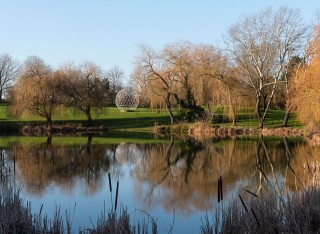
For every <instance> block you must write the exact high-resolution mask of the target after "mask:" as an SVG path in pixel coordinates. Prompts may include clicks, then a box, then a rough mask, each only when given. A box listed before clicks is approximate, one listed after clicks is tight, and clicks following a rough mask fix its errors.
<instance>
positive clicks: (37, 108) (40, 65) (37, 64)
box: [12, 56, 59, 126]
mask: <svg viewBox="0 0 320 234" xmlns="http://www.w3.org/2000/svg"><path fill="white" fill-rule="evenodd" d="M58 95H59V94H58V92H57V80H56V78H55V76H54V75H53V71H52V69H51V68H50V67H49V66H48V65H47V64H45V62H44V61H43V60H42V59H41V58H39V57H36V56H32V57H29V58H28V59H27V60H26V62H25V63H24V67H23V70H22V72H21V75H20V76H19V78H18V81H17V83H16V84H15V86H14V88H13V108H12V109H13V112H14V114H17V115H19V114H22V112H23V111H25V110H29V111H30V112H31V113H33V114H35V115H37V116H40V117H43V118H45V119H46V123H47V126H51V125H52V114H53V112H54V110H55V108H56V107H57V105H58V104H59V98H58Z"/></svg>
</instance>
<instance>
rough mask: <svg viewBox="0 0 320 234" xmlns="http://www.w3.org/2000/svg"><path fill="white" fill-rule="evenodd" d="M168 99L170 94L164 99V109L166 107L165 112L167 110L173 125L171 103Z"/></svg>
mask: <svg viewBox="0 0 320 234" xmlns="http://www.w3.org/2000/svg"><path fill="white" fill-rule="evenodd" d="M169 99H170V96H169V97H167V100H166V109H167V112H168V114H169V116H170V124H171V125H173V124H174V119H175V118H174V115H173V113H172V111H171V103H170V100H169Z"/></svg>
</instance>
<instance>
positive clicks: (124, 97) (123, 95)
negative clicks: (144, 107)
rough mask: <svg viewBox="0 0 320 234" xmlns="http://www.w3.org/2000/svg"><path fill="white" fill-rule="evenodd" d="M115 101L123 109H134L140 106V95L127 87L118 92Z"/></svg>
mask: <svg viewBox="0 0 320 234" xmlns="http://www.w3.org/2000/svg"><path fill="white" fill-rule="evenodd" d="M115 101H116V105H117V107H118V108H119V109H120V110H121V111H133V110H135V109H136V108H137V107H138V104H139V96H138V95H137V94H135V93H134V92H133V90H132V89H130V88H126V89H122V90H120V91H119V92H118V93H117V95H116V100H115Z"/></svg>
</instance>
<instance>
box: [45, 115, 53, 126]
mask: <svg viewBox="0 0 320 234" xmlns="http://www.w3.org/2000/svg"><path fill="white" fill-rule="evenodd" d="M46 119H47V122H46V125H47V127H48V128H50V127H51V126H52V119H51V116H49V115H48V116H47V118H46Z"/></svg>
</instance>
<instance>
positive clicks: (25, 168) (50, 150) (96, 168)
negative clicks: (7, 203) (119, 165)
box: [9, 136, 110, 195]
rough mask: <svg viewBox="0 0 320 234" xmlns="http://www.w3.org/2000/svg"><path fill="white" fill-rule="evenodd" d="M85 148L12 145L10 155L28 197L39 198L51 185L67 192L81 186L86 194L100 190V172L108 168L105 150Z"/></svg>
mask: <svg viewBox="0 0 320 234" xmlns="http://www.w3.org/2000/svg"><path fill="white" fill-rule="evenodd" d="M91 139H92V137H91V136H89V137H88V141H87V144H85V145H74V146H71V147H70V146H60V145H52V144H51V140H50V139H48V140H47V141H46V142H43V143H40V144H19V145H14V146H13V147H12V148H11V150H10V151H9V154H10V155H11V157H12V158H13V157H15V158H16V166H17V168H18V170H19V171H18V176H19V179H20V180H21V181H23V182H22V185H25V187H26V189H27V191H28V192H29V193H33V194H38V195H41V194H42V193H43V192H44V190H45V189H46V188H47V187H48V186H49V185H50V184H52V183H54V184H55V185H56V186H58V187H60V188H61V189H62V190H63V191H65V192H70V191H71V190H72V188H73V187H74V186H75V184H76V183H79V182H80V183H83V184H84V185H85V188H86V191H85V192H86V193H88V194H90V193H94V192H95V191H97V190H98V189H99V188H100V186H101V181H102V178H103V177H102V176H103V172H106V171H108V169H109V167H110V160H109V157H105V154H104V152H105V147H104V146H100V145H91Z"/></svg>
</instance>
